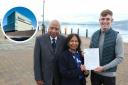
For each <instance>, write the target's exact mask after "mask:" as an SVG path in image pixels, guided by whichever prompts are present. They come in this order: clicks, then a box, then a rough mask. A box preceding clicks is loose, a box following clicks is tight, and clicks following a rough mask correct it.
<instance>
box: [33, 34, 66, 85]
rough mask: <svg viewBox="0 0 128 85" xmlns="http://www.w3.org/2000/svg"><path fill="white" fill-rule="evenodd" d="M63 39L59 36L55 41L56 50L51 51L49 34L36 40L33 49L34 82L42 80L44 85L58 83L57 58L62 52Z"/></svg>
mask: <svg viewBox="0 0 128 85" xmlns="http://www.w3.org/2000/svg"><path fill="white" fill-rule="evenodd" d="M64 44H65V37H64V36H61V35H59V36H58V37H57V41H56V49H55V52H54V51H53V48H52V45H51V40H50V36H49V34H45V35H42V36H39V37H37V38H36V42H35V48H34V75H35V80H43V81H44V82H45V85H52V82H53V79H54V80H55V83H59V79H60V78H59V72H58V66H57V65H58V57H59V56H60V55H61V53H62V51H63V46H64ZM56 85H57V84H56Z"/></svg>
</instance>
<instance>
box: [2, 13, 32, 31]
mask: <svg viewBox="0 0 128 85" xmlns="http://www.w3.org/2000/svg"><path fill="white" fill-rule="evenodd" d="M27 30H33V26H32V21H31V20H30V19H29V18H27V17H25V16H24V15H22V14H21V13H19V12H16V11H14V12H13V13H11V14H10V15H9V16H8V17H7V25H5V26H4V31H5V32H14V31H27Z"/></svg>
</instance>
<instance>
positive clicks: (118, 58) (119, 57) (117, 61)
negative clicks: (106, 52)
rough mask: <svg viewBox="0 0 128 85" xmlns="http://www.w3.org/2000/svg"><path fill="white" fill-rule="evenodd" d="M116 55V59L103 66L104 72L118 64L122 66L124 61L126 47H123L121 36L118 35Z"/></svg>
mask: <svg viewBox="0 0 128 85" xmlns="http://www.w3.org/2000/svg"><path fill="white" fill-rule="evenodd" d="M115 54H116V58H115V59H114V60H113V61H112V62H110V63H108V64H106V65H104V66H103V68H104V70H107V69H109V68H112V67H115V66H117V65H118V64H120V63H121V62H122V60H123V57H124V47H123V40H122V37H121V35H120V34H118V35H117V39H116V46H115Z"/></svg>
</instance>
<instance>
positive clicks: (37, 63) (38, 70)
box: [34, 38, 42, 80]
mask: <svg viewBox="0 0 128 85" xmlns="http://www.w3.org/2000/svg"><path fill="white" fill-rule="evenodd" d="M40 53H41V48H40V43H39V40H38V38H36V42H35V47H34V75H35V80H42V66H41V54H40Z"/></svg>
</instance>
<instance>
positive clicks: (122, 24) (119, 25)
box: [112, 20, 128, 31]
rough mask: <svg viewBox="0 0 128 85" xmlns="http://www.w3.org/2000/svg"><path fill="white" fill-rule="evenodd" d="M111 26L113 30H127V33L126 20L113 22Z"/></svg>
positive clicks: (127, 24) (127, 25) (127, 22)
mask: <svg viewBox="0 0 128 85" xmlns="http://www.w3.org/2000/svg"><path fill="white" fill-rule="evenodd" d="M112 26H113V28H115V29H121V30H127V31H128V20H123V21H115V22H113V25H112Z"/></svg>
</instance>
